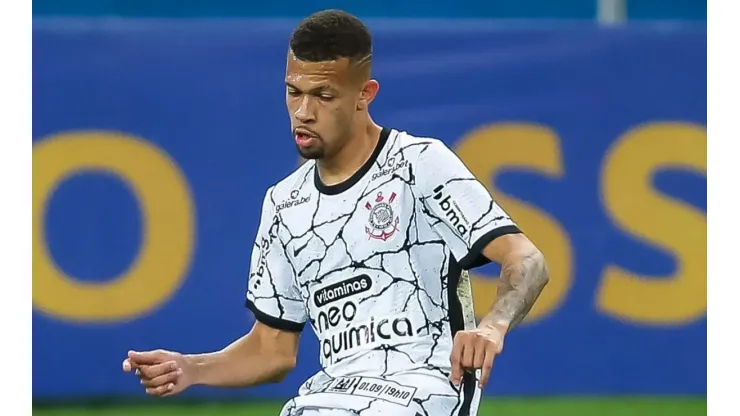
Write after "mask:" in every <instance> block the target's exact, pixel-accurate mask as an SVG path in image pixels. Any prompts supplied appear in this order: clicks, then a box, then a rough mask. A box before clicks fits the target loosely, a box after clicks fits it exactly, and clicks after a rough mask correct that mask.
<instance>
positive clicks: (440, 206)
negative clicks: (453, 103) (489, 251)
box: [417, 140, 520, 269]
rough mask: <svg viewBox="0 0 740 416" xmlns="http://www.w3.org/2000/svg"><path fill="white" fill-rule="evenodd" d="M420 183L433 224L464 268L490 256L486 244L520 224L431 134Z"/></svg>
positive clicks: (516, 231) (423, 154)
mask: <svg viewBox="0 0 740 416" xmlns="http://www.w3.org/2000/svg"><path fill="white" fill-rule="evenodd" d="M418 165H419V166H418V170H417V172H418V175H417V178H418V179H417V186H418V188H419V189H420V193H421V198H422V200H423V203H424V214H425V216H426V219H427V221H428V222H429V224H430V225H431V226H432V227H433V228H434V230H435V231H436V232H437V234H438V235H439V236H440V237H441V238H442V239H443V240H444V242H445V243H446V244H447V245H448V246H449V247H450V250H451V251H452V254H453V255H454V256H455V258H456V259H457V260H458V263H459V264H460V266H461V267H462V268H463V269H471V268H474V267H477V266H481V265H483V264H486V263H487V262H488V260H489V259H488V258H486V256H484V255H483V249H484V248H486V247H487V246H488V245H489V244H490V243H491V242H493V241H496V240H497V239H498V238H499V237H502V236H506V235H512V234H519V233H520V231H519V228H518V227H517V226H516V224H515V223H514V221H513V220H512V219H511V217H509V215H508V214H507V213H506V212H505V211H504V210H503V209H502V208H501V207H500V206H499V205H498V204H497V203H496V202H495V201H494V200H493V197H492V196H491V194H490V193H489V192H488V189H486V187H485V186H484V185H483V184H482V183H480V181H478V179H476V177H475V176H474V175H473V174H472V172H470V170H469V169H468V167H467V166H465V164H464V163H463V162H462V161H461V160H460V158H458V157H457V155H455V153H454V152H453V151H452V150H451V149H450V148H448V147H447V146H446V145H445V144H444V143H442V142H440V141H439V140H431V141H430V143H429V145H428V146H427V147H426V148H424V149H423V150H422V151H421V152H420V154H419V161H418Z"/></svg>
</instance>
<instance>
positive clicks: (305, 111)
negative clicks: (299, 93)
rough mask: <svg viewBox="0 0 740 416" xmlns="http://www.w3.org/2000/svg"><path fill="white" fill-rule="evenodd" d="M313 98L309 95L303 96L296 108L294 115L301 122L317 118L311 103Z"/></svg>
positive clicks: (309, 121)
mask: <svg viewBox="0 0 740 416" xmlns="http://www.w3.org/2000/svg"><path fill="white" fill-rule="evenodd" d="M311 103H312V100H311V98H310V97H308V96H303V97H302V98H301V102H300V105H298V108H296V110H295V112H294V115H295V118H296V119H297V120H298V121H300V122H301V123H304V124H308V123H311V122H313V121H315V120H316V115H315V113H314V110H313V106H312V105H311Z"/></svg>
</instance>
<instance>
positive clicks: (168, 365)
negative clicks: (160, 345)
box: [139, 361, 179, 379]
mask: <svg viewBox="0 0 740 416" xmlns="http://www.w3.org/2000/svg"><path fill="white" fill-rule="evenodd" d="M178 368H179V367H178V365H177V363H176V362H175V361H167V362H165V363H162V364H155V365H144V366H141V367H139V371H140V372H141V377H142V378H148V379H153V378H156V377H159V376H161V375H164V374H167V373H170V372H172V371H176V370H177V369H178Z"/></svg>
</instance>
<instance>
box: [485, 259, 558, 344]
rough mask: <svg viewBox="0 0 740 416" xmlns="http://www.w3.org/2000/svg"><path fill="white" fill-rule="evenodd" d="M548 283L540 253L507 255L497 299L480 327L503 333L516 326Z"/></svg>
mask: <svg viewBox="0 0 740 416" xmlns="http://www.w3.org/2000/svg"><path fill="white" fill-rule="evenodd" d="M548 280H549V273H548V270H547V264H546V263H545V258H544V257H543V256H542V253H541V252H540V251H538V250H532V251H530V252H527V253H523V254H521V255H516V254H512V255H510V256H507V258H506V259H504V261H503V262H502V264H501V277H500V278H499V283H498V293H497V295H496V300H495V302H494V303H493V306H492V307H491V310H490V312H489V313H488V314H487V315H486V316H485V317H484V318H483V320H482V321H481V325H491V326H495V327H498V328H503V329H504V330H508V329H511V328H513V327H515V326H516V325H518V324H519V323H520V322H521V321H522V320H523V319H524V317H525V316H527V313H529V311H530V310H531V309H532V306H533V305H534V303H535V301H536V300H537V297H539V295H540V293H541V292H542V289H544V288H545V286H546V285H547V282H548Z"/></svg>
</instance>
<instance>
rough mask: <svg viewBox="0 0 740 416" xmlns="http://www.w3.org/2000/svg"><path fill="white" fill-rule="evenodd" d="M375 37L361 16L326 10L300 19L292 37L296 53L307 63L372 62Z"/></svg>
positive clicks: (293, 49) (291, 42)
mask: <svg viewBox="0 0 740 416" xmlns="http://www.w3.org/2000/svg"><path fill="white" fill-rule="evenodd" d="M372 43H373V42H372V36H371V35H370V31H369V30H368V29H367V27H366V26H365V25H364V24H363V23H362V21H361V20H360V19H358V18H357V17H356V16H353V15H352V14H350V13H347V12H345V11H343V10H336V9H331V10H323V11H320V12H316V13H314V14H312V15H310V16H308V17H306V18H305V19H303V21H301V23H299V24H298V26H297V27H296V28H295V30H294V31H293V35H292V36H291V38H290V50H291V51H292V52H293V55H294V56H295V57H296V58H298V59H300V60H302V61H308V62H323V61H331V60H335V59H341V58H347V59H349V60H350V62H351V63H360V62H362V63H369V62H370V60H371V59H372Z"/></svg>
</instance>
